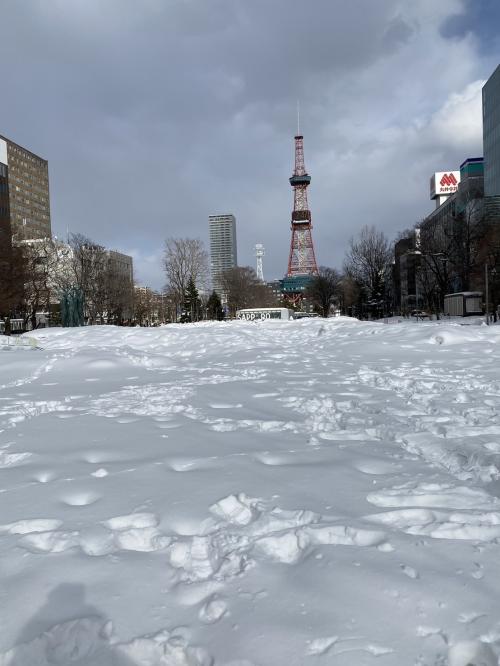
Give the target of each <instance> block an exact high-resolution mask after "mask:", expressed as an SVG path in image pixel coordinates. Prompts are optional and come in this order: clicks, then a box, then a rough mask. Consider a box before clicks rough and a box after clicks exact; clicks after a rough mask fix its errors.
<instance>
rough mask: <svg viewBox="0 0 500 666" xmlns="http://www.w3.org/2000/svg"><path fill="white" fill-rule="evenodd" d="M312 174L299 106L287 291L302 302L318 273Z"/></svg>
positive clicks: (286, 281)
mask: <svg viewBox="0 0 500 666" xmlns="http://www.w3.org/2000/svg"><path fill="white" fill-rule="evenodd" d="M310 182H311V176H310V175H309V174H308V173H307V172H306V168H305V165H304V137H303V136H302V134H300V129H299V113H298V109H297V135H296V136H295V169H294V172H293V176H292V177H291V178H290V185H291V186H292V187H293V212H292V224H291V229H292V240H291V243H290V255H289V258H288V270H287V273H286V277H285V279H284V280H283V287H282V289H283V295H284V296H285V297H286V298H287V300H289V301H291V302H292V303H294V304H298V303H299V302H300V301H301V300H302V297H303V292H304V290H305V288H306V286H307V283H308V282H309V280H310V279H311V277H312V276H314V275H317V274H318V267H317V265H316V256H315V254H314V244H313V239H312V233H311V230H312V223H311V211H310V210H309V206H308V204H307V187H308V185H309V183H310Z"/></svg>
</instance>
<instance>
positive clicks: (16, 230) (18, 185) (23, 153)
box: [0, 135, 52, 239]
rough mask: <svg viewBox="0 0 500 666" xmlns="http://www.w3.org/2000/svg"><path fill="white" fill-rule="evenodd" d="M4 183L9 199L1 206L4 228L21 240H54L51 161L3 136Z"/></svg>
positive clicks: (1, 163) (0, 156)
mask: <svg viewBox="0 0 500 666" xmlns="http://www.w3.org/2000/svg"><path fill="white" fill-rule="evenodd" d="M0 179H1V182H2V184H0V196H2V190H3V189H5V188H6V190H7V199H8V203H7V206H6V205H5V203H2V204H0V226H1V228H2V229H7V228H9V229H10V232H11V233H12V234H13V235H14V236H16V237H17V238H19V239H33V238H50V237H51V235H52V232H51V226H50V202H49V165H48V162H47V160H44V159H43V158H41V157H39V156H38V155H35V153H32V152H31V151H29V150H26V148H22V147H21V146H19V145H17V143H14V142H13V141H10V139H7V138H5V137H4V136H1V135H0ZM5 183H6V184H5ZM3 194H5V193H3ZM2 201H3V197H2Z"/></svg>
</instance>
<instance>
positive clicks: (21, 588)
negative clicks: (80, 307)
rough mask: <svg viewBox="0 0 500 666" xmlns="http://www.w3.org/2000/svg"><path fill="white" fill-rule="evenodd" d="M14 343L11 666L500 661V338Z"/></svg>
mask: <svg viewBox="0 0 500 666" xmlns="http://www.w3.org/2000/svg"><path fill="white" fill-rule="evenodd" d="M32 335H33V336H34V337H36V341H37V345H38V348H33V347H30V346H26V347H22V346H9V347H7V346H5V345H2V347H1V348H0V370H1V374H0V607H1V608H2V613H0V666H48V665H49V664H50V665H54V664H56V665H59V666H70V665H71V666H83V665H85V666H164V665H167V666H210V665H217V666H219V665H220V666H285V665H286V666H295V665H303V664H304V665H306V666H307V665H308V664H310V665H311V666H315V665H318V666H320V665H321V664H335V665H338V666H347V665H349V666H354V665H356V666H363V665H368V664H370V665H371V664H377V665H380V666H403V665H405V666H406V665H415V666H444V665H445V664H448V665H449V666H467V664H471V665H473V666H480V665H482V666H492V665H494V664H498V655H500V615H499V602H500V557H499V555H500V550H499V540H500V499H499V498H500V363H499V362H500V327H497V326H490V327H486V326H476V325H471V326H463V325H460V323H458V322H414V321H402V322H397V321H394V320H389V322H388V323H382V322H380V323H378V322H375V323H374V322H359V321H356V320H353V319H348V318H337V319H329V320H318V319H309V320H307V319H306V320H300V321H290V322H280V321H264V322H230V323H202V324H192V325H169V326H166V327H162V328H152V329H141V328H115V327H89V328H81V329H46V330H41V331H38V332H35V333H34V334H32Z"/></svg>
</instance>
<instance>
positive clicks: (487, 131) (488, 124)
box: [483, 65, 500, 197]
mask: <svg viewBox="0 0 500 666" xmlns="http://www.w3.org/2000/svg"><path fill="white" fill-rule="evenodd" d="M483 151H484V195H485V196H486V197H499V196H500V65H499V66H498V67H497V68H496V70H495V71H494V72H493V74H492V75H491V76H490V78H489V79H488V80H487V81H486V83H485V84H484V86H483Z"/></svg>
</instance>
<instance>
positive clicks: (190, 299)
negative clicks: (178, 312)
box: [181, 277, 201, 323]
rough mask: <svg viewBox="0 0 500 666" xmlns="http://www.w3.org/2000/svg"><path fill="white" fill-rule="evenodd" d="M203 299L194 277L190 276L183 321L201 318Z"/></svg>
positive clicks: (185, 296) (185, 294)
mask: <svg viewBox="0 0 500 666" xmlns="http://www.w3.org/2000/svg"><path fill="white" fill-rule="evenodd" d="M200 312H201V301H200V297H199V294H198V289H196V284H195V282H194V279H193V278H192V277H190V278H189V281H188V284H187V287H186V291H185V292H184V307H183V312H182V316H181V322H182V323H186V322H190V321H198V320H199V319H200Z"/></svg>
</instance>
